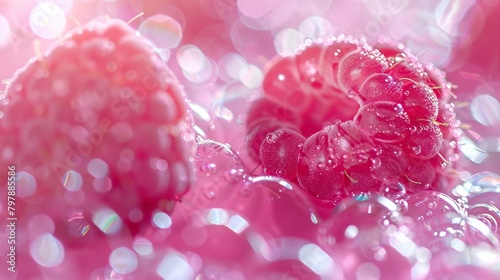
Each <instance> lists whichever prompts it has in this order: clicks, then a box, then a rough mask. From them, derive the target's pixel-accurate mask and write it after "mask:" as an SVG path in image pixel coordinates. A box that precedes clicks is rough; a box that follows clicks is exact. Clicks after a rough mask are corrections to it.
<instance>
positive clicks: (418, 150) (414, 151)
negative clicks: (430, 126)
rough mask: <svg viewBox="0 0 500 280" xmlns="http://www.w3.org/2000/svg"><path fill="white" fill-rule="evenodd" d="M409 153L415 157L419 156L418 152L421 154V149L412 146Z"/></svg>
mask: <svg viewBox="0 0 500 280" xmlns="http://www.w3.org/2000/svg"><path fill="white" fill-rule="evenodd" d="M411 151H412V152H413V153H414V154H415V155H418V154H420V152H422V147H420V146H418V145H417V146H413V147H412V148H411Z"/></svg>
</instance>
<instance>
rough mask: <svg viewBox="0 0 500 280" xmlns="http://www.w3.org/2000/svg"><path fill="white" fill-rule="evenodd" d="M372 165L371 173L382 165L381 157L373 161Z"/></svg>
mask: <svg viewBox="0 0 500 280" xmlns="http://www.w3.org/2000/svg"><path fill="white" fill-rule="evenodd" d="M371 162H372V165H371V166H370V171H373V170H376V169H377V168H379V167H380V166H381V165H382V161H381V160H380V158H379V157H376V158H372V159H371Z"/></svg>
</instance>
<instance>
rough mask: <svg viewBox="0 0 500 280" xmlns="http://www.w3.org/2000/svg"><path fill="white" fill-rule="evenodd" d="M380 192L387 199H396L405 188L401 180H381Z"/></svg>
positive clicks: (402, 193) (404, 191)
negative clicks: (392, 181) (393, 181)
mask: <svg viewBox="0 0 500 280" xmlns="http://www.w3.org/2000/svg"><path fill="white" fill-rule="evenodd" d="M379 192H380V193H381V194H383V195H384V196H385V197H387V198H389V199H393V200H394V199H397V198H400V197H401V196H403V195H405V194H406V188H405V186H404V185H403V184H402V183H401V182H395V183H390V182H383V183H382V185H381V186H380V191H379Z"/></svg>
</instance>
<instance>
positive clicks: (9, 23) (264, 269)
mask: <svg viewBox="0 0 500 280" xmlns="http://www.w3.org/2000/svg"><path fill="white" fill-rule="evenodd" d="M141 13H143V14H141ZM136 16H138V17H137V18H135V19H134V20H131V19H133V18H134V17H136ZM499 17H500V6H499V5H498V1H494V0H477V1H474V0H467V1H447V0H442V1H431V0H426V1H409V0H395V1H381V0H375V1H364V0H341V1H335V0H318V1H301V0H270V1H264V0H185V1H177V0H156V1H146V0H144V1H142V0H128V1H126V0H102V1H97V0H51V1H35V0H27V1H5V0H0V80H1V81H3V83H2V85H1V86H0V102H2V104H1V105H0V120H1V121H0V132H2V135H0V143H1V145H0V176H2V178H0V182H1V184H2V186H1V187H0V219H1V222H0V223H1V227H0V228H1V230H0V254H1V256H0V263H1V265H0V279H22V280H24V279H238V280H239V279H304V280H305V279H498V278H500V268H499V267H498V263H499V262H500V228H499V226H500V210H499V209H500V190H499V188H500V175H499V174H500V170H499V167H498V166H500V165H499V164H500V156H499V155H498V153H499V152H500V144H499V143H500V134H499V132H498V131H500V102H499V100H500V94H499V90H500V74H499V73H500V49H499V48H498V46H499V45H500V35H499V32H498V30H497V29H498V27H497V26H498V22H499V20H498V18H499ZM114 19H118V20H122V21H123V22H121V23H120V24H122V25H123V26H125V25H127V22H128V21H129V20H131V21H130V23H128V25H129V27H130V28H128V27H126V29H127V30H128V32H130V33H131V34H132V35H131V37H129V39H130V40H128V41H127V40H125V41H113V40H115V39H116V38H118V37H120V36H121V35H120V34H123V33H122V31H120V28H117V29H115V30H111V29H110V30H111V31H109V32H108V33H106V32H104V31H103V32H101V33H99V32H97V31H95V32H97V33H86V34H87V35H88V34H91V35H88V36H90V37H91V36H96V38H100V39H98V40H94V42H93V43H88V44H87V43H86V44H82V45H78V44H76V45H77V47H76V51H75V49H71V47H74V46H70V45H71V44H66V45H65V46H66V47H67V48H68V49H67V50H68V53H64V52H59V53H57V52H54V53H51V50H52V49H53V48H54V47H53V46H54V45H57V44H64V43H62V42H67V41H68V40H69V39H67V36H66V34H69V33H70V32H72V31H73V30H77V29H78V28H80V27H81V26H86V24H87V23H89V22H95V23H98V24H100V25H104V26H106V25H109V24H110V22H112V21H113V20H114ZM134 30H137V33H136V34H135V35H134V34H133V33H134V32H135V31H134ZM93 32H94V31H93ZM104 34H105V35H104ZM340 34H346V35H353V36H358V37H362V38H364V39H366V41H367V42H368V44H376V43H378V42H382V41H384V40H385V39H384V38H391V40H393V41H395V42H401V43H404V45H405V46H406V47H408V48H410V49H411V50H412V53H413V54H414V55H415V56H416V57H418V59H419V60H420V61H421V62H422V63H423V64H427V63H433V64H434V65H436V66H437V67H438V68H439V69H441V70H443V71H444V72H446V79H447V81H448V82H450V83H451V84H452V85H453V86H452V87H451V91H452V92H453V94H454V95H456V98H452V99H451V101H450V102H452V103H453V104H454V107H455V112H456V115H457V119H458V120H459V121H460V122H461V128H462V130H463V135H462V137H461V139H460V140H459V141H458V143H457V146H458V149H459V150H460V152H461V154H462V156H461V160H460V165H461V166H460V169H459V170H458V169H457V170H458V171H457V176H458V179H457V183H456V184H454V185H446V186H444V187H443V186H441V187H442V188H440V189H439V192H438V191H436V190H425V191H421V192H417V193H411V192H407V191H406V190H407V189H406V188H405V186H404V184H393V185H391V186H387V187H386V188H385V189H383V190H381V191H380V193H379V194H364V193H356V195H352V197H347V198H344V199H341V198H339V199H338V200H336V201H335V203H334V204H335V206H334V205H333V204H332V203H325V201H322V200H320V199H318V198H315V197H313V196H311V195H310V194H309V193H307V192H306V191H304V190H303V188H301V186H300V185H299V182H298V181H297V180H295V179H294V178H293V177H290V178H288V177H287V178H288V179H289V180H285V179H281V178H279V177H275V176H266V175H265V174H264V172H265V171H264V168H263V167H262V166H261V165H258V164H257V163H256V162H255V153H254V154H253V155H252V154H251V153H252V151H249V150H248V149H247V140H248V139H249V138H248V137H247V113H248V110H249V108H250V107H251V104H252V102H255V100H257V99H258V98H260V97H262V95H263V93H262V92H263V90H265V89H266V87H269V84H266V79H265V77H266V75H267V76H268V77H270V76H273V75H276V77H277V76H278V75H279V74H280V73H281V72H282V71H281V70H280V73H273V72H272V71H271V72H269V73H268V71H269V69H273V68H272V66H273V63H275V62H276V61H277V57H278V56H290V55H295V54H296V51H297V49H299V48H300V47H304V44H306V45H307V44H308V43H307V42H312V41H316V42H317V40H318V38H327V37H328V36H332V35H333V36H337V35H340ZM87 35H84V36H87ZM140 36H141V37H142V38H145V39H146V40H147V41H148V42H147V43H145V44H146V45H148V47H147V48H146V49H145V47H144V46H143V43H144V42H143V41H140V40H139V39H138V38H141V37H140ZM104 37H107V38H108V39H109V38H114V39H110V40H111V41H113V46H115V48H110V53H106V54H105V55H103V53H105V52H106V46H107V45H106V43H103V39H102V38H104ZM75 38H76V37H75ZM85 38H87V37H85ZM132 38H133V39H132ZM87 39H88V38H87ZM87 39H82V40H84V41H85V40H87ZM74 40H76V41H78V40H80V39H74ZM116 40H118V39H116ZM320 40H321V39H320ZM123 42H124V43H123ZM149 42H151V43H152V44H150V43H149ZM121 43H123V44H121ZM92 44H94V45H92ZM120 44H121V45H120ZM123 46H125V47H123ZM124 50H125V51H124ZM142 52H144V53H146V55H145V56H143V57H140V58H138V56H137V53H142ZM311 53H313V54H312V55H314V48H312V49H311ZM46 54H48V56H46V57H45V55H46ZM57 55H59V57H58V56H57ZM146 57H147V58H146ZM31 58H33V59H32V60H31V64H29V66H26V65H27V63H28V61H30V59H31ZM148 59H151V60H148ZM108 60H109V61H108ZM114 60H116V61H115V62H117V63H116V65H115V64H113V63H112V62H113V61H114ZM91 62H92V63H96V65H97V66H95V67H94V66H92V64H91ZM110 62H111V64H110ZM284 65H285V64H284ZM101 66H102V67H101ZM285 66H286V65H285ZM285 66H283V67H284V68H286V67H285ZM23 67H26V68H24V71H22V72H18V73H19V74H18V75H15V73H16V71H17V70H18V69H21V68H23ZM85 67H87V68H85ZM150 67H153V68H154V69H156V70H155V71H153V72H155V73H156V74H154V75H153V77H155V79H156V78H157V79H158V80H160V81H166V82H165V83H162V82H160V85H159V86H158V87H155V88H154V90H150V91H148V93H147V94H146V95H145V99H141V100H140V101H139V102H136V103H135V104H132V103H126V104H127V106H129V107H128V108H129V109H130V112H132V113H129V114H128V115H127V116H126V117H125V118H122V119H116V120H115V119H113V117H116V116H115V115H113V114H116V112H114V111H112V110H111V109H110V108H112V107H113V106H112V104H113V100H114V99H120V100H123V98H124V94H125V93H123V92H119V89H120V88H123V87H128V88H133V87H134V86H136V84H134V83H133V82H130V83H129V84H127V83H128V82H127V81H131V80H135V81H140V79H142V78H144V79H147V78H148V75H151V71H148V70H147V69H150ZM40 69H42V70H40ZM82 69H86V70H85V71H83V70H82ZM89 69H90V70H89ZM167 69H168V70H167ZM304 69H305V68H303V69H302V70H304ZM44 71H48V73H49V74H48V75H47V76H43V75H42V74H40V73H42V72H44ZM131 71H132V72H133V73H132V72H131ZM304 71H305V72H307V69H305V70H304ZM122 74H123V75H122ZM313 74H314V73H313ZM92 75H93V76H92ZM120 75H121V76H120ZM141 75H142V76H141ZM155 75H156V76H155ZM96 77H98V78H99V79H97V78H96ZM120 77H121V78H120ZM149 77H151V76H149ZM97 80H99V81H100V82H103V81H104V82H106V81H112V84H113V85H114V86H115V87H116V89H115V92H113V87H111V89H110V87H108V89H107V90H109V94H106V96H101V97H99V95H98V94H97V93H98V88H99V86H98V83H97V82H95V81H97ZM58 81H59V82H58ZM61 81H62V82H61ZM65 81H66V82H67V83H65ZM87 81H90V82H87ZM17 84H19V86H18V87H16V85H17ZM65 84H66V85H71V87H70V88H65V87H64V85H65ZM75 85H78V87H76V86H75ZM103 85H104V84H103V83H101V86H103ZM137 85H138V84H137ZM181 85H182V86H181ZM6 89H7V90H8V95H7V98H4V95H3V94H4V90H6ZM84 89H85V90H84ZM64 92H66V93H64ZM89 92H90V93H89ZM92 92H94V93H95V94H92ZM16 94H17V95H16ZM59 94H62V95H63V96H65V97H64V98H63V99H60V98H59V97H60V96H59ZM113 94H116V95H113ZM286 94H291V91H288V90H287V88H284V89H283V93H279V94H278V97H282V96H286ZM9 95H11V96H9ZM15 96H16V98H17V99H15V98H13V97H15ZM78 96H82V100H83V99H85V98H86V99H85V100H86V101H84V103H85V104H86V105H85V106H87V107H85V108H87V109H88V111H89V110H94V111H95V112H100V113H96V114H94V115H92V116H93V117H88V116H89V115H85V116H84V115H81V114H80V115H78V116H77V115H76V113H75V112H77V111H78V110H79V109H78V108H80V107H78V105H77V103H78V102H77V99H78V98H77V97H78ZM84 97H85V98H84ZM184 97H186V98H187V99H188V102H186V103H184V100H183V99H184ZM127 98H128V97H125V99H127ZM278 99H279V98H278ZM289 99H290V100H292V101H298V102H296V104H293V106H295V107H294V108H299V107H301V106H303V108H302V109H303V110H302V111H301V114H303V116H302V118H304V119H306V118H310V119H314V120H316V119H321V118H322V117H324V116H325V114H328V112H323V111H320V110H318V111H312V110H311V109H310V107H308V106H309V105H310V104H309V103H311V102H313V103H314V102H317V100H316V101H315V100H313V101H311V100H308V101H307V102H309V103H306V102H305V100H304V99H300V100H298V99H297V98H296V96H295V97H293V98H292V97H290V98H289ZM313 99H314V98H313ZM6 100H12V102H11V101H9V102H10V104H9V102H7V101H6ZM339 100H340V101H342V100H344V99H339ZM339 100H337V101H339ZM340 101H339V102H340ZM344 101H345V100H344ZM344 101H342V102H344ZM58 102H59V103H58ZM332 102H333V101H332ZM12 104H15V106H14V105H12ZM33 104H34V105H33ZM78 104H79V103H78ZM318 104H319V103H318ZM36 105H40V106H36ZM42 105H43V106H42ZM141 106H145V107H144V108H147V110H146V111H141V109H140V107H141ZM266 106H267V107H266ZM269 106H271V105H269V104H263V105H262V108H263V111H265V110H267V108H269ZM311 106H312V105H311ZM332 106H333V105H332ZM41 107H43V108H48V111H47V112H57V114H56V113H54V115H50V116H51V117H50V118H44V117H42V116H45V115H44V113H40V112H44V111H43V110H44V109H43V108H42V109H40V108H41ZM312 107H314V108H319V107H318V106H312ZM345 107H348V106H344V109H345ZM89 108H90V109H89ZM106 108H108V109H109V110H108V109H106ZM136 109H137V111H134V110H136ZM186 109H188V110H186ZM82 111H83V110H82ZM187 111H189V112H187ZM299 111H300V110H299ZM89 112H90V111H89ZM134 112H142V113H137V115H135V114H134ZM163 112H164V113H165V114H162V113H163ZM259 113H260V112H257V113H255V112H251V114H254V115H253V116H252V115H251V114H248V117H249V118H248V119H249V120H251V119H252V118H253V117H254V116H255V115H257V116H259ZM47 114H49V113H47ZM346 115H349V113H346ZM107 119H110V120H111V125H114V127H115V129H114V130H115V133H110V134H109V135H108V134H106V135H103V138H102V141H99V142H98V143H97V144H96V145H94V146H92V152H91V153H85V155H84V156H81V153H80V152H81V150H77V146H75V149H74V151H75V152H76V153H78V154H79V157H80V159H81V161H79V162H80V163H81V164H80V163H79V164H76V165H75V166H72V167H71V169H70V170H64V172H62V173H57V172H52V171H46V172H45V171H44V169H43V168H41V167H43V166H49V167H50V166H53V163H54V162H61V161H63V160H65V159H67V157H66V158H64V154H61V153H62V152H61V149H62V148H58V147H61V146H64V145H67V143H70V142H71V141H73V142H71V143H77V144H78V143H82V142H81V141H80V142H79V140H78V139H80V140H81V139H83V138H85V137H86V136H87V137H88V135H89V133H90V132H91V131H92V130H91V128H92V127H93V126H92V125H91V124H92V123H95V124H97V125H99V123H101V124H102V122H103V121H104V125H103V126H105V124H106V123H105V121H106V120H107ZM79 121H80V122H79ZM191 121H193V122H194V126H193V127H192V128H191V127H190V126H189V125H188V123H189V122H191ZM306 126H307V125H305V126H304V127H306ZM159 127H160V128H159ZM306 128H307V127H306ZM311 129H312V128H311ZM313 130H314V131H311V133H309V135H311V134H313V133H314V132H315V131H316V130H315V129H313ZM160 131H163V132H164V133H163V134H162V133H160ZM90 134H91V133H90ZM75 139H76V140H75ZM131 139H132V140H131ZM165 139H166V140H165ZM65 141H67V143H66V142H65ZM297 141H299V140H297ZM165 145H166V146H168V147H169V148H168V149H166V148H165V147H166V146H165ZM80 148H81V147H80ZM266 153H268V154H273V151H272V148H270V149H269V150H267V151H266ZM82 162H83V163H82ZM271 164H274V163H271ZM66 165H67V164H66ZM9 166H16V175H15V176H14V177H15V178H14V177H13V179H12V180H11V179H10V177H12V175H11V174H13V172H10V173H9ZM127 166H129V167H127ZM35 167H40V168H35ZM275 173H276V174H270V175H278V176H279V175H280V173H279V172H275ZM193 174H195V176H191V175H193ZM191 180H192V182H191ZM10 181H15V182H16V184H15V186H16V188H15V194H14V192H13V191H12V190H13V188H12V187H11V186H12V185H9V183H8V182H10ZM165 182H169V183H165ZM187 189H189V191H187V192H186V190H187ZM174 202H175V203H174ZM333 206H334V207H333ZM9 207H10V208H9Z"/></svg>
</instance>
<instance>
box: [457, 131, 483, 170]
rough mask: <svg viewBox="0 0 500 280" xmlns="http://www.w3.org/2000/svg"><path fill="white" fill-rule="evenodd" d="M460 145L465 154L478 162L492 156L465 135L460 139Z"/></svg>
mask: <svg viewBox="0 0 500 280" xmlns="http://www.w3.org/2000/svg"><path fill="white" fill-rule="evenodd" d="M458 147H459V149H460V151H461V152H462V153H463V155H464V156H466V157H467V158H468V159H469V160H471V161H472V162H474V163H477V164H480V163H483V162H485V161H486V160H487V159H488V158H489V157H490V155H489V154H488V153H486V152H485V151H484V150H482V149H480V148H479V147H478V146H477V145H476V143H474V142H473V141H472V140H471V139H469V138H468V137H467V136H465V135H463V136H462V137H461V138H460V139H459V140H458Z"/></svg>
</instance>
